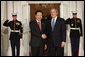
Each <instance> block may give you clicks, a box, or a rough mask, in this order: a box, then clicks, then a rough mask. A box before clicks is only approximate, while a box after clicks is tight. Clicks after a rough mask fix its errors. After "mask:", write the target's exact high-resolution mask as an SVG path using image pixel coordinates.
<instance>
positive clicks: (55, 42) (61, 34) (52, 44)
mask: <svg viewBox="0 0 85 57" xmlns="http://www.w3.org/2000/svg"><path fill="white" fill-rule="evenodd" d="M57 15H58V10H57V9H56V8H52V9H51V17H52V19H51V20H49V21H47V26H48V27H47V31H48V33H47V36H48V40H49V50H50V56H56V53H57V56H63V55H64V46H65V41H66V26H65V20H64V19H63V18H60V17H58V16H57Z"/></svg>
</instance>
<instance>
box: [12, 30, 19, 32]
mask: <svg viewBox="0 0 85 57" xmlns="http://www.w3.org/2000/svg"><path fill="white" fill-rule="evenodd" d="M11 32H20V31H19V30H11Z"/></svg>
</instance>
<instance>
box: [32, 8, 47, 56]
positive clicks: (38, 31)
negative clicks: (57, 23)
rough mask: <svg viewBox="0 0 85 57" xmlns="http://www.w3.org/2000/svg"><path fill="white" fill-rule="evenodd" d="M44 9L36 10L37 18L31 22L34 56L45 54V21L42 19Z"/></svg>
mask: <svg viewBox="0 0 85 57" xmlns="http://www.w3.org/2000/svg"><path fill="white" fill-rule="evenodd" d="M42 14H43V13H42V11H41V10H37V11H36V12H35V18H36V20H34V21H31V22H30V29H31V42H30V45H31V51H32V56H43V49H44V42H45V39H46V35H45V33H46V29H45V23H44V22H43V21H42V20H41V19H42Z"/></svg>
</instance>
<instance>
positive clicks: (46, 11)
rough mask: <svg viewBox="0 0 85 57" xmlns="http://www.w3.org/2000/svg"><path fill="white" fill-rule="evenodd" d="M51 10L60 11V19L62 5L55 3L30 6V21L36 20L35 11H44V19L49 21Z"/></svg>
mask: <svg viewBox="0 0 85 57" xmlns="http://www.w3.org/2000/svg"><path fill="white" fill-rule="evenodd" d="M51 8H57V9H58V12H59V14H58V17H60V3H53V4H30V20H31V21H32V20H35V11H36V10H42V12H43V19H47V17H48V16H49V14H50V9H51Z"/></svg>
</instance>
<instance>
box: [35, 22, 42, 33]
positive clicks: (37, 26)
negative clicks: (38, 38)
mask: <svg viewBox="0 0 85 57" xmlns="http://www.w3.org/2000/svg"><path fill="white" fill-rule="evenodd" d="M36 28H37V29H38V31H40V32H41V31H42V22H41V30H40V28H39V25H38V23H37V21H36Z"/></svg>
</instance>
